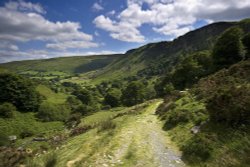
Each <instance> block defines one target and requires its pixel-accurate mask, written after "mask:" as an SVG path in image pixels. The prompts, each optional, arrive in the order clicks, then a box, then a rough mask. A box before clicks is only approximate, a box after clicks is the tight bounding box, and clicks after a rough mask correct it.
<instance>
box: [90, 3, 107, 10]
mask: <svg viewBox="0 0 250 167" xmlns="http://www.w3.org/2000/svg"><path fill="white" fill-rule="evenodd" d="M92 9H93V10H94V11H100V10H103V9H104V8H103V7H102V6H101V4H99V3H97V2H96V3H94V4H93V6H92Z"/></svg>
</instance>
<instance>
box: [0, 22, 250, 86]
mask: <svg viewBox="0 0 250 167" xmlns="http://www.w3.org/2000/svg"><path fill="white" fill-rule="evenodd" d="M249 25H250V22H249V19H245V20H242V21H240V22H219V23H213V24H210V25H207V26H205V27H202V28H200V29H197V30H194V31H191V32H189V33H187V34H185V35H183V36H181V37H179V38H177V39H175V40H173V41H171V42H158V43H150V44H147V45H144V46H142V47H140V48H137V49H132V50H129V51H127V52H126V53H125V54H123V55H122V54H121V55H99V56H76V57H61V58H53V59H45V60H29V61H18V62H11V63H5V64H1V65H0V67H4V68H6V69H9V70H12V71H15V72H17V73H20V74H25V75H30V76H38V75H42V76H45V77H47V78H53V76H63V77H65V76H68V77H69V75H72V74H76V73H77V74H80V73H82V74H84V77H81V78H91V79H93V80H94V82H95V83H96V82H97V83H98V82H100V81H104V80H115V79H124V78H127V77H131V76H139V77H150V76H159V75H162V74H164V73H166V72H167V71H170V70H171V69H172V67H173V66H174V65H176V64H177V63H178V62H179V60H180V59H181V58H182V57H185V56H188V55H189V54H191V53H194V52H197V51H203V50H211V48H212V47H213V45H214V43H215V41H216V39H217V37H218V36H219V35H220V34H221V33H222V32H223V31H225V30H226V29H228V28H230V27H232V26H239V27H241V28H242V29H243V30H244V32H245V33H247V32H250V26H249ZM85 73H86V77H85ZM81 78H79V79H80V80H81ZM74 80H76V79H75V78H74Z"/></svg>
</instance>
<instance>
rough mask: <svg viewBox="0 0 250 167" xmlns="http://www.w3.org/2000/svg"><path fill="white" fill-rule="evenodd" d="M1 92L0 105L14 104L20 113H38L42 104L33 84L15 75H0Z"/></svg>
mask: <svg viewBox="0 0 250 167" xmlns="http://www.w3.org/2000/svg"><path fill="white" fill-rule="evenodd" d="M0 92H1V94H0V103H3V102H9V103H12V104H13V105H15V106H16V107H17V109H18V110H20V111H37V108H38V106H39V104H40V97H39V94H38V93H37V92H36V91H35V87H34V85H33V83H32V82H31V81H30V80H29V79H27V78H23V77H21V76H18V75H15V74H11V73H1V74H0Z"/></svg>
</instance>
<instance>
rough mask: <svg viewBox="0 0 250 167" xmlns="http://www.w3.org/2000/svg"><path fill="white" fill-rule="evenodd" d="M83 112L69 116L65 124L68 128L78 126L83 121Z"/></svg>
mask: <svg viewBox="0 0 250 167" xmlns="http://www.w3.org/2000/svg"><path fill="white" fill-rule="evenodd" d="M81 117H82V114H81V113H73V114H71V115H70V116H69V118H68V119H67V120H66V122H65V124H66V126H67V127H68V128H73V127H76V126H77V125H79V124H80V123H81Z"/></svg>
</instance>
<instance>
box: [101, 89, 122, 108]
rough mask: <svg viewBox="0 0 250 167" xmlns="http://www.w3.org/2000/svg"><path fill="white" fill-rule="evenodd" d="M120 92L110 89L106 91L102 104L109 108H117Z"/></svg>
mask: <svg viewBox="0 0 250 167" xmlns="http://www.w3.org/2000/svg"><path fill="white" fill-rule="evenodd" d="M121 95H122V92H121V90H120V89H117V88H112V89H110V90H109V91H108V93H107V95H106V96H105V98H104V102H105V104H107V105H110V106H111V107H117V106H119V105H120V103H121V102H120V99H121Z"/></svg>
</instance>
